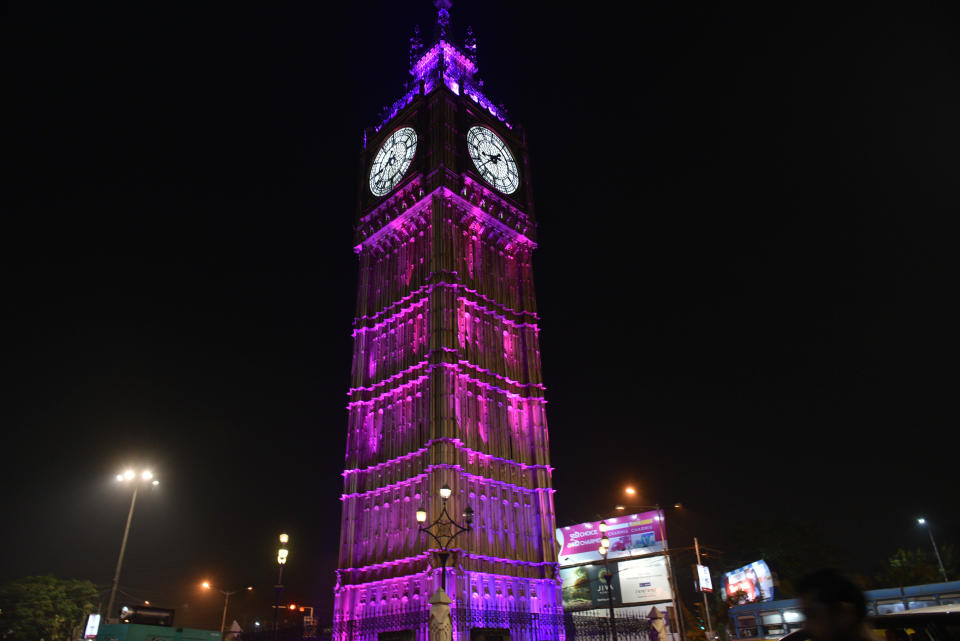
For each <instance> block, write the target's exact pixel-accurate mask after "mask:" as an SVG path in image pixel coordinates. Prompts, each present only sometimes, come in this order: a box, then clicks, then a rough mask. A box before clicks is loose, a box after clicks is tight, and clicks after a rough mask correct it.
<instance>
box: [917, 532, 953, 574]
mask: <svg viewBox="0 0 960 641" xmlns="http://www.w3.org/2000/svg"><path fill="white" fill-rule="evenodd" d="M917 524H918V525H923V526H925V527H926V528H927V534H929V535H930V545H932V546H933V553H934V554H936V555H937V563H938V564H939V565H940V575H941V576H943V582H944V583H946V582H947V581H949V580H950V579H948V578H947V570H946V568H944V567H943V559H941V558H940V549H939V548H938V547H937V542H936V541H934V540H933V528H932V527H930V524H929V523H927V519H925V518H923V517H922V516H921V517H920V518H919V519H917Z"/></svg>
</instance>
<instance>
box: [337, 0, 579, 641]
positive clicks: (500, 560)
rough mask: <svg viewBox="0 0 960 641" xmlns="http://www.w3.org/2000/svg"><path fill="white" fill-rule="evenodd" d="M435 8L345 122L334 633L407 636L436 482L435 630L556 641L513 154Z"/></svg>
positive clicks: (523, 188)
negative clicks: (384, 96) (355, 201)
mask: <svg viewBox="0 0 960 641" xmlns="http://www.w3.org/2000/svg"><path fill="white" fill-rule="evenodd" d="M437 4H438V6H439V16H438V21H437V30H436V31H437V37H436V40H435V42H434V43H433V45H432V46H428V47H424V46H423V45H422V43H421V40H420V38H419V37H418V36H416V35H415V36H414V38H412V39H411V52H410V64H411V68H410V73H411V76H412V79H411V80H410V82H409V84H408V86H407V87H408V91H407V92H406V94H405V95H404V96H403V97H401V98H400V99H399V100H398V101H397V102H395V103H394V104H393V105H391V106H390V107H388V109H387V112H386V113H385V114H384V119H383V121H382V122H381V123H380V124H379V125H378V126H377V127H375V128H372V129H370V130H368V131H367V132H366V133H365V136H364V151H363V154H362V158H363V161H362V186H361V192H360V197H359V205H358V212H357V219H356V227H355V229H356V233H355V243H354V245H355V246H354V250H355V252H356V253H357V255H358V256H359V261H360V276H359V291H358V292H357V312H356V319H355V321H354V329H353V339H354V347H353V367H352V377H351V388H350V391H349V400H348V403H347V410H348V427H347V430H348V434H347V452H346V465H345V467H346V469H345V470H344V472H343V481H344V490H343V496H342V502H343V505H342V508H343V511H342V518H341V523H340V558H339V569H338V571H337V585H336V588H335V622H334V626H335V627H334V632H335V638H336V639H341V640H343V639H351V640H353V639H364V640H370V641H374V640H376V639H377V638H378V635H379V634H381V633H384V632H394V631H401V630H412V631H414V632H413V633H412V634H414V637H411V638H417V639H426V638H427V636H426V635H427V617H428V614H429V608H430V606H429V604H428V603H427V600H428V598H429V597H430V596H431V595H432V594H433V593H434V592H435V591H436V590H437V589H438V588H439V587H440V582H441V571H440V567H439V564H440V560H439V559H440V557H439V555H438V554H437V551H438V549H437V546H436V544H435V543H434V542H433V539H432V538H431V537H429V536H426V535H423V534H421V533H420V532H419V531H418V525H419V524H418V522H417V519H416V512H417V509H418V508H421V507H422V508H424V509H425V510H426V512H427V514H428V522H429V521H433V519H434V518H436V517H437V516H438V515H439V514H440V511H441V498H440V489H441V487H444V486H447V487H449V488H450V489H451V490H452V492H451V496H450V498H449V500H447V502H446V507H447V509H448V511H449V512H450V514H451V515H453V516H454V518H456V519H458V520H461V517H460V515H461V513H462V512H463V511H464V510H465V509H466V508H467V507H468V506H469V507H470V508H472V510H473V511H474V514H475V516H474V519H473V525H472V529H471V530H470V531H469V532H465V533H463V534H461V535H460V536H459V537H457V538H456V540H455V544H453V545H451V546H450V556H449V561H448V563H447V572H446V575H447V579H446V586H445V588H446V591H447V593H448V594H449V595H450V597H451V598H452V599H453V603H452V604H451V613H452V621H453V628H454V631H453V634H454V639H459V640H468V639H470V631H471V630H472V629H475V628H499V629H504V628H509V629H510V631H511V636H512V638H513V639H515V640H517V639H531V640H532V639H562V638H563V636H564V632H563V625H562V610H561V602H560V588H559V584H558V582H557V576H558V573H557V556H556V549H555V547H554V546H555V540H554V527H555V522H554V521H555V519H554V508H553V489H552V487H551V473H552V470H553V468H551V467H550V457H549V439H548V433H547V422H546V418H545V412H544V409H545V400H544V386H543V382H542V379H541V367H540V347H539V336H538V333H539V327H538V323H539V318H538V316H537V312H536V300H535V297H534V287H533V272H532V266H531V256H532V253H533V250H534V248H535V247H536V223H535V221H534V216H533V199H532V191H531V181H530V165H529V162H528V157H527V150H526V145H525V141H524V136H523V133H522V131H521V130H520V128H519V127H518V126H517V125H516V124H515V123H513V122H511V121H510V119H509V118H508V117H507V115H506V113H505V112H504V109H503V107H502V106H497V105H495V104H494V103H493V102H492V101H491V100H490V99H489V98H488V97H487V96H486V95H485V93H484V90H483V89H482V82H481V81H480V80H479V78H478V75H477V60H476V39H475V38H474V37H473V35H472V32H471V31H470V30H469V29H468V30H467V38H466V40H465V42H464V44H463V46H462V47H461V46H457V45H455V44H454V43H453V42H451V39H450V38H449V35H448V32H449V20H450V17H449V12H448V11H447V9H448V7H449V3H448V2H447V3H444V2H438V3H437ZM461 522H462V521H461ZM437 534H443V533H442V532H437Z"/></svg>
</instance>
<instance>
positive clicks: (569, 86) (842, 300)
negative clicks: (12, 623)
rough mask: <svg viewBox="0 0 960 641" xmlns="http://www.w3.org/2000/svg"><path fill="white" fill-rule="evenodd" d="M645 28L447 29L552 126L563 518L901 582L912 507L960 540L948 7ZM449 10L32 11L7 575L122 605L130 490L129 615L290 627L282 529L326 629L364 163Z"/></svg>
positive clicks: (570, 14) (547, 365) (16, 12)
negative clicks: (892, 573) (136, 477)
mask: <svg viewBox="0 0 960 641" xmlns="http://www.w3.org/2000/svg"><path fill="white" fill-rule="evenodd" d="M624 6H629V7H631V8H632V9H633V11H634V13H632V14H626V13H623V12H622V11H621V10H620V9H617V8H616V7H615V6H612V5H604V4H597V3H592V4H591V3H583V4H582V5H580V6H579V7H578V8H576V9H572V8H570V9H562V10H561V9H560V8H558V4H557V3H553V2H516V1H509V0H485V1H483V2H479V1H477V0H474V1H468V0H460V1H458V2H457V3H456V6H454V8H453V11H452V16H453V23H454V31H455V33H456V34H458V35H462V33H463V31H464V30H465V27H466V25H467V24H472V25H473V27H474V30H475V32H476V33H477V35H478V38H479V45H480V46H479V53H480V69H481V74H482V76H483V77H484V78H485V80H486V89H487V90H488V94H489V95H490V96H491V97H492V98H493V99H494V100H495V101H497V102H500V101H502V102H504V103H505V104H506V105H507V106H508V108H509V109H510V113H511V115H512V118H513V120H515V121H518V122H521V123H523V124H524V125H525V127H526V128H527V132H528V141H529V146H530V152H531V156H532V172H533V180H534V185H535V189H536V194H535V200H536V207H537V210H536V211H537V216H538V219H539V223H540V236H539V240H540V249H539V250H538V253H537V255H536V275H537V288H538V297H539V306H540V307H539V311H540V313H541V315H542V335H541V336H542V354H543V368H544V376H545V379H546V383H547V386H548V399H549V400H550V405H549V406H548V418H549V420H550V427H551V434H552V457H553V464H554V465H555V467H556V472H555V476H554V481H555V487H556V489H557V494H556V505H557V512H558V521H559V522H560V524H569V523H571V522H575V521H580V520H586V519H589V518H592V517H593V515H594V514H596V513H605V512H606V511H608V510H609V509H610V508H611V507H612V506H613V505H614V504H615V503H616V502H617V501H618V500H619V498H620V494H619V492H620V488H621V487H622V485H623V484H624V483H626V482H632V483H635V484H637V485H638V487H640V488H641V492H642V494H643V500H644V501H649V502H654V501H660V502H664V503H672V502H674V501H682V502H683V503H684V505H685V506H686V508H685V509H686V515H685V516H684V519H686V526H684V529H682V532H683V533H682V535H681V534H675V536H674V538H675V539H677V540H675V541H673V543H674V544H675V545H689V543H690V542H689V539H685V540H680V539H681V538H685V537H686V536H687V534H689V535H691V536H692V534H694V533H695V534H698V535H699V536H700V537H701V539H702V540H704V541H706V542H708V543H712V544H713V545H715V546H716V547H719V548H721V549H724V550H727V551H733V552H738V553H739V552H743V551H742V550H736V549H735V548H736V545H737V539H736V538H735V537H734V536H733V535H731V534H730V533H731V532H735V531H736V529H737V528H742V527H745V526H749V524H751V523H755V522H766V523H770V522H774V523H776V522H779V521H789V520H794V521H800V522H806V523H813V524H815V525H816V526H818V527H819V528H821V529H822V531H823V532H824V533H825V536H826V538H827V539H828V540H829V541H830V542H831V543H832V544H834V545H836V546H838V547H840V548H841V549H842V550H843V552H844V554H845V563H848V568H849V569H850V570H855V571H860V572H873V571H874V570H875V569H877V568H878V567H879V564H880V561H881V559H882V558H884V557H885V556H887V555H889V554H890V553H892V552H893V551H894V550H895V549H896V548H897V547H900V546H923V545H926V544H927V540H926V538H925V534H924V532H923V531H921V530H918V529H917V528H916V527H915V526H914V525H913V522H912V519H913V518H914V517H915V516H916V515H919V514H925V515H926V516H927V517H928V518H929V519H930V520H931V522H932V523H934V525H935V527H936V528H937V530H936V532H937V534H938V537H939V538H940V540H941V542H942V543H950V542H957V541H958V539H960V517H958V513H957V510H956V505H957V501H956V491H955V487H956V481H955V476H956V474H955V467H956V460H957V445H958V443H957V437H956V429H957V428H956V425H957V418H958V416H957V408H956V401H955V398H956V389H957V388H956V384H957V380H956V377H955V376H953V374H954V373H955V372H956V362H957V357H958V340H957V327H958V318H957V316H956V314H955V309H954V308H955V306H956V303H955V300H956V296H957V294H956V292H957V286H956V276H957V270H956V265H955V262H954V260H953V259H954V255H955V244H956V237H955V236H954V235H953V234H952V233H951V232H950V231H949V230H950V229H953V228H954V227H955V225H954V224H953V223H954V220H953V218H954V217H955V216H956V215H957V212H958V211H960V207H958V204H960V203H958V200H960V199H958V198H957V191H958V175H960V155H958V153H957V150H958V149H960V125H958V119H957V114H958V113H960V92H958V88H957V87H958V77H957V76H958V72H957V70H958V69H960V44H958V42H960V41H958V40H957V39H956V37H955V34H956V33H957V30H958V25H957V22H956V20H955V18H954V16H953V15H950V14H946V13H943V12H942V11H941V10H938V9H937V8H936V7H934V6H933V5H932V4H926V3H920V2H911V3H901V4H899V5H898V6H893V5H892V3H891V5H890V6H889V7H886V8H884V7H882V6H880V5H875V6H872V7H863V8H853V7H845V6H839V5H838V4H837V3H832V5H831V6H829V7H826V6H824V7H819V8H818V7H812V6H811V5H808V4H807V3H766V6H762V7H761V6H757V5H752V6H750V7H749V8H747V7H741V6H738V5H737V4H736V3H720V4H717V3H698V4H689V3H663V2H658V3H649V2H648V3H630V4H629V5H624ZM941 6H943V5H941ZM432 21H433V9H432V7H431V5H430V3H429V2H427V1H426V0H417V1H416V2H389V1H380V2H356V3H341V4H340V5H328V4H326V3H242V2H230V3H220V4H217V5H214V4H212V3H194V2H191V3H179V4H178V3H159V2H158V3H155V4H147V3H136V2H132V3H118V4H117V5H116V6H107V5H106V4H103V3H62V4H60V5H46V4H43V3H8V4H6V5H5V6H4V8H3V9H2V15H0V22H2V24H3V26H2V36H0V40H2V43H3V44H2V47H3V51H4V60H5V65H4V66H5V68H6V69H5V73H4V78H5V81H4V92H3V93H4V96H5V98H4V100H3V111H4V115H3V119H2V120H3V122H4V125H5V126H4V129H5V131H4V134H3V143H2V147H3V150H4V152H5V153H4V154H3V155H4V157H5V158H4V172H3V174H4V178H3V189H2V196H0V198H2V203H3V204H2V207H3V211H4V213H3V219H4V222H3V226H4V228H5V231H4V232H3V237H4V241H5V242H4V246H5V250H4V253H5V256H4V258H5V259H6V260H5V261H4V262H5V263H6V265H7V266H6V268H5V269H4V274H3V278H2V282H3V294H4V295H3V317H4V321H5V323H4V325H5V326H6V330H5V331H4V339H5V340H4V344H5V346H4V348H3V353H4V355H3V358H2V362H3V375H4V378H3V380H2V384H3V395H2V398H3V402H2V412H3V414H2V417H0V421H2V426H3V434H4V443H3V450H2V451H3V456H2V465H0V478H2V483H3V488H2V501H3V514H4V518H3V526H2V532H3V537H4V541H3V547H2V548H0V549H2V550H3V552H2V555H0V579H7V578H10V577H14V576H20V575H24V574H35V573H46V572H50V573H54V574H57V575H63V576H76V577H81V578H90V579H91V580H93V581H95V582H96V583H98V584H100V585H106V584H108V583H109V581H110V578H111V576H112V572H113V567H114V563H115V562H116V554H117V551H118V548H119V543H120V537H121V534H122V527H123V522H124V518H125V516H126V512H125V511H126V509H127V505H128V502H129V495H128V494H126V493H125V492H123V491H121V490H120V489H118V488H117V487H116V486H115V483H114V482H113V475H114V474H115V473H116V471H118V470H120V469H122V467H123V466H124V465H125V464H127V463H134V464H141V463H142V464H149V465H150V466H152V468H153V469H154V470H155V471H156V473H157V474H158V475H159V477H160V478H161V480H162V484H161V485H160V487H159V488H158V489H157V490H155V491H153V492H152V493H151V494H150V495H147V496H144V497H143V498H142V500H141V501H139V502H138V507H137V512H136V516H135V519H134V525H133V531H132V534H131V539H130V544H129V549H128V553H127V557H126V561H125V568H124V573H123V579H122V584H123V586H124V589H125V591H126V593H127V594H129V595H131V596H132V597H136V598H147V599H151V600H152V601H153V602H154V603H155V604H160V605H167V606H170V607H175V608H177V609H178V615H177V616H178V622H179V623H180V624H183V625H197V626H203V627H216V625H218V624H219V619H218V616H219V609H218V608H219V606H220V605H221V603H222V602H221V601H220V600H219V597H217V598H213V597H211V596H210V595H204V594H201V593H199V592H198V591H197V590H195V589H194V587H193V586H195V585H196V584H197V582H199V581H200V580H201V579H203V578H210V579H211V580H213V581H215V582H218V584H220V585H222V586H224V587H226V588H233V587H236V586H239V585H244V584H247V583H250V584H253V585H256V586H258V588H262V589H260V590H258V592H257V593H256V594H257V595H259V596H250V597H247V598H249V599H250V601H249V602H247V604H248V605H249V604H252V603H257V604H260V606H258V607H261V608H262V603H265V602H269V596H268V595H269V586H270V585H271V584H272V582H273V580H274V577H273V570H274V567H275V566H274V565H273V554H274V547H273V546H274V541H275V537H276V535H277V534H278V533H279V532H280V531H287V532H289V533H290V535H291V538H292V544H291V557H290V563H289V565H288V568H287V575H286V578H287V582H288V583H289V586H290V587H289V590H288V594H289V596H290V598H292V599H295V600H297V601H300V602H308V603H312V604H314V605H316V606H317V607H318V608H321V609H329V608H330V606H331V605H332V594H331V588H332V585H333V570H334V568H335V566H336V546H337V542H338V536H339V510H340V504H339V494H340V491H341V477H340V471H341V470H342V468H343V454H344V441H345V439H344V434H345V428H346V411H345V402H346V397H345V393H346V391H347V387H348V375H349V367H350V349H351V343H350V329H351V322H352V318H353V308H354V289H355V281H356V266H357V264H356V259H355V257H354V256H353V253H352V249H351V233H352V232H351V225H352V222H353V216H354V212H355V206H356V195H357V192H358V182H359V175H358V169H357V157H358V153H359V151H360V146H361V141H362V130H363V128H364V127H366V126H369V125H372V124H375V123H376V121H377V114H378V112H379V110H380V108H381V107H382V106H383V105H385V104H387V103H389V102H392V101H393V100H395V99H396V98H398V97H399V96H400V95H401V83H402V82H403V80H405V79H406V77H407V76H406V73H407V70H406V63H407V38H408V37H409V36H410V33H411V31H412V27H413V25H414V24H415V23H420V24H421V25H422V26H424V28H425V29H424V30H425V31H426V32H427V34H428V35H429V33H430V31H431V27H430V25H431V24H432ZM678 522H679V521H678ZM746 553H749V551H747V552H746ZM258 599H259V600H258ZM187 604H189V605H187ZM245 607H246V606H245ZM251 609H252V608H251Z"/></svg>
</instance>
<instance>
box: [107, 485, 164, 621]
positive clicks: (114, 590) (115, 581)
mask: <svg viewBox="0 0 960 641" xmlns="http://www.w3.org/2000/svg"><path fill="white" fill-rule="evenodd" d="M138 477H139V478H138ZM117 482H118V483H133V496H132V497H131V498H130V511H129V512H128V513H127V525H126V527H125V528H124V529H123V542H122V543H121V544H120V556H119V557H118V558H117V570H116V572H114V573H113V585H112V586H111V587H110V599H109V600H108V601H107V621H109V620H110V618H111V616H112V615H111V613H112V612H113V606H114V605H115V604H116V600H117V588H118V587H119V585H120V568H121V567H122V566H123V555H124V553H125V552H126V551H127V537H129V536H130V523H131V521H133V508H134V507H135V506H136V504H137V492H138V491H139V490H140V483H141V482H147V483H150V485H152V486H157V485H160V481H158V480H157V479H155V478H153V472H151V471H150V470H144V471H143V472H141V473H140V474H139V475H138V474H137V473H136V472H135V471H133V470H132V469H128V470H126V471H125V472H123V473H122V474H117Z"/></svg>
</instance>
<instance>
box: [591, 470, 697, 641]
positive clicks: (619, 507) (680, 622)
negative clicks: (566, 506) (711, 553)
mask: <svg viewBox="0 0 960 641" xmlns="http://www.w3.org/2000/svg"><path fill="white" fill-rule="evenodd" d="M623 493H624V494H626V495H627V496H630V497H635V496H636V495H637V488H635V487H633V486H632V485H627V486H626V487H624V488H623ZM628 507H629V508H632V509H638V510H656V511H657V522H658V524H659V526H660V539H661V541H662V542H663V557H664V559H665V560H666V562H667V577H668V579H669V581H670V583H671V586H670V591H671V592H672V593H673V599H672V601H673V612H674V616H675V617H676V618H675V621H676V623H677V631H678V632H679V633H680V638H681V639H682V638H683V636H684V630H683V619H682V617H681V616H680V614H679V612H680V611H679V610H678V609H677V579H676V576H674V574H673V564H672V563H671V562H670V551H669V550H668V548H667V534H666V530H665V528H664V519H663V509H662V508H661V507H660V504H659V503H658V504H656V505H617V506H616V509H617V510H618V511H621V512H622V511H624V510H626V509H627V508H628ZM673 507H674V508H676V509H680V508H682V507H683V505H682V504H681V503H674V504H673ZM601 531H602V530H601Z"/></svg>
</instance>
